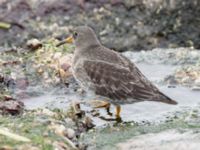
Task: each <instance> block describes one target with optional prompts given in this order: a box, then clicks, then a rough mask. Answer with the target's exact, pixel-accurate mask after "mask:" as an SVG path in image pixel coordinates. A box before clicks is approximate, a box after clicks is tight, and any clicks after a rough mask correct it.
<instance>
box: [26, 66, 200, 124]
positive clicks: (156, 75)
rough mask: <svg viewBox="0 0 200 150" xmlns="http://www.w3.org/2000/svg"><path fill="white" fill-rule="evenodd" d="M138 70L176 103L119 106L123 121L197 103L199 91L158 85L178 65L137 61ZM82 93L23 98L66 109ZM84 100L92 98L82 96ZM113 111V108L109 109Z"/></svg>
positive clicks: (153, 117) (30, 104)
mask: <svg viewBox="0 0 200 150" xmlns="http://www.w3.org/2000/svg"><path fill="white" fill-rule="evenodd" d="M137 66H138V67H139V68H140V70H141V71H142V72H143V73H144V74H145V75H146V76H147V77H148V78H149V79H150V80H151V81H152V82H154V83H155V84H156V85H157V86H158V87H159V89H160V90H161V91H163V93H165V94H166V95H168V96H169V97H171V98H172V99H174V100H176V101H177V102H178V105H176V106H174V105H168V104H163V103H157V102H141V103H136V104H128V105H123V106H122V113H121V116H122V118H123V120H124V121H139V122H140V121H144V120H145V121H153V122H156V121H162V120H163V119H164V118H165V117H163V116H169V115H170V113H173V112H175V111H181V110H184V109H186V108H192V107H194V106H196V105H198V103H200V92H195V91H192V90H190V89H189V88H185V87H175V88H168V87H167V85H161V84H159V81H161V80H162V79H163V78H164V77H166V76H167V75H169V74H171V73H172V72H173V71H174V70H175V69H176V68H177V67H178V66H172V65H164V64H146V63H137ZM82 99H83V98H82V96H81V95H80V94H77V93H71V94H67V95H64V94H63V95H53V94H46V95H43V96H40V97H33V98H29V99H25V100H23V102H24V103H25V106H26V108H27V109H36V108H44V107H50V108H63V109H66V108H67V107H68V106H69V104H70V103H71V102H72V101H80V100H82ZM84 99H94V98H92V97H85V98H84ZM83 109H86V110H88V109H91V108H89V107H88V106H83ZM111 111H112V112H114V111H115V109H114V107H112V109H111ZM100 113H101V114H102V115H106V112H105V111H104V110H102V109H101V110H100ZM94 122H95V124H96V125H103V124H105V123H106V122H105V121H102V120H100V119H99V118H94Z"/></svg>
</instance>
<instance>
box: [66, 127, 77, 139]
mask: <svg viewBox="0 0 200 150" xmlns="http://www.w3.org/2000/svg"><path fill="white" fill-rule="evenodd" d="M66 133H67V137H68V138H69V139H73V138H74V137H75V131H74V130H73V129H71V128H67V130H66Z"/></svg>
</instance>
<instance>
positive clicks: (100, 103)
mask: <svg viewBox="0 0 200 150" xmlns="http://www.w3.org/2000/svg"><path fill="white" fill-rule="evenodd" d="M92 103H93V107H94V108H105V109H106V112H107V114H108V115H109V116H112V115H113V114H112V113H111V112H110V103H108V102H104V101H101V100H93V101H92Z"/></svg>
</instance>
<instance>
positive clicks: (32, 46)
mask: <svg viewBox="0 0 200 150" xmlns="http://www.w3.org/2000/svg"><path fill="white" fill-rule="evenodd" d="M26 45H27V47H28V48H30V49H31V50H36V49H38V48H40V47H42V43H41V42H40V41H39V40H38V39H31V40H28V41H27V43H26Z"/></svg>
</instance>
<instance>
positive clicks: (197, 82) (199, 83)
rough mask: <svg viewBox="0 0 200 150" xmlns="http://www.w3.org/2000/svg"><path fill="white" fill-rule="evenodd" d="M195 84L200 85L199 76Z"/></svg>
mask: <svg viewBox="0 0 200 150" xmlns="http://www.w3.org/2000/svg"><path fill="white" fill-rule="evenodd" d="M194 84H195V85H197V86H200V77H199V78H197V79H196V80H195V81H194Z"/></svg>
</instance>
